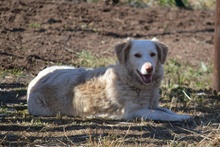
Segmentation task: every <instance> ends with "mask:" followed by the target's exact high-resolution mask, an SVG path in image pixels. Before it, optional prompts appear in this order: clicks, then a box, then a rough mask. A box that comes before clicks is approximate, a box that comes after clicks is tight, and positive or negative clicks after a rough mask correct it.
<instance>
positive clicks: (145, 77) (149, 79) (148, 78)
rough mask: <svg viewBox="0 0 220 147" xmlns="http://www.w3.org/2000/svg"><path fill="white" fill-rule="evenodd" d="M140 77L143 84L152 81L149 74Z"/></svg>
mask: <svg viewBox="0 0 220 147" xmlns="http://www.w3.org/2000/svg"><path fill="white" fill-rule="evenodd" d="M141 77H142V80H143V81H144V82H145V83H151V81H152V76H151V75H150V74H147V75H142V76H141Z"/></svg>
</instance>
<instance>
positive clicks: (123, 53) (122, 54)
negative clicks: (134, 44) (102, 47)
mask: <svg viewBox="0 0 220 147" xmlns="http://www.w3.org/2000/svg"><path fill="white" fill-rule="evenodd" d="M130 48H131V39H130V38H127V39H126V40H125V41H124V42H122V43H119V44H117V45H116V46H115V53H116V55H117V58H118V61H119V62H120V63H121V64H124V63H125V62H126V61H127V58H128V53H129V50H130Z"/></svg>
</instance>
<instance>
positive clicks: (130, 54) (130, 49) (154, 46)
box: [27, 39, 190, 121]
mask: <svg viewBox="0 0 220 147" xmlns="http://www.w3.org/2000/svg"><path fill="white" fill-rule="evenodd" d="M167 50H168V49H167V47H166V46H165V45H164V44H162V43H160V42H159V41H157V40H132V39H128V40H126V41H125V42H122V43H120V44H118V45H116V47H115V52H116V55H117V58H118V61H119V62H118V63H117V64H115V65H112V66H109V67H106V68H97V69H84V68H74V67H68V66H53V67H49V68H46V69H44V70H43V71H41V72H40V73H39V74H38V76H37V77H36V78H35V79H34V80H33V81H31V83H30V84H29V86H28V93H27V103H28V111H29V113H30V114H32V115H35V116H55V115H57V114H60V115H67V116H80V117H93V118H94V117H102V118H107V119H124V120H131V119H134V118H143V119H146V120H160V121H181V120H186V119H189V118H190V116H188V115H180V114H176V113H174V112H172V111H170V110H168V109H166V108H161V107H159V106H158V99H159V97H160V95H159V86H160V83H161V80H162V78H163V74H164V73H163V66H162V64H163V63H164V62H165V60H166V56H167Z"/></svg>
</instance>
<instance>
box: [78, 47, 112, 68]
mask: <svg viewBox="0 0 220 147" xmlns="http://www.w3.org/2000/svg"><path fill="white" fill-rule="evenodd" d="M76 55H77V57H78V60H77V61H76V64H77V65H80V66H83V67H92V68H94V67H101V66H106V65H109V64H113V63H114V60H113V59H112V58H105V57H101V58H98V57H96V56H94V55H93V54H92V53H91V52H88V51H85V50H82V51H81V52H77V53H76Z"/></svg>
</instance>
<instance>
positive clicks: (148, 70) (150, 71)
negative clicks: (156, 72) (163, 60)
mask: <svg viewBox="0 0 220 147" xmlns="http://www.w3.org/2000/svg"><path fill="white" fill-rule="evenodd" d="M146 71H147V73H152V71H153V66H152V65H151V64H147V65H146Z"/></svg>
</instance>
